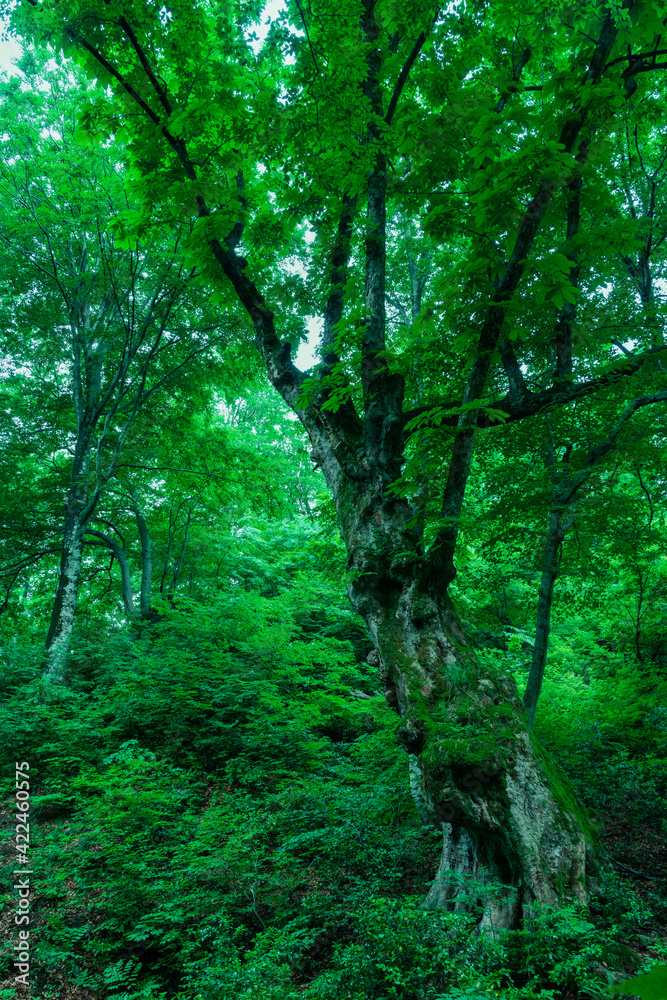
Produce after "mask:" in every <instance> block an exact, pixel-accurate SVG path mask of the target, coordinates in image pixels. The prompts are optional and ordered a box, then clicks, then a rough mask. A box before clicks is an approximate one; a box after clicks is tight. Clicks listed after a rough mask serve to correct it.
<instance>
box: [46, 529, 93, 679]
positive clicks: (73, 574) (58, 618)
mask: <svg viewBox="0 0 667 1000" xmlns="http://www.w3.org/2000/svg"><path fill="white" fill-rule="evenodd" d="M83 531H84V529H83V528H82V526H81V524H80V523H79V520H78V518H77V517H76V515H75V514H74V513H71V512H69V511H68V513H67V516H66V520H65V529H64V532H63V548H62V554H61V557H60V575H59V577H58V585H57V587H56V594H55V597H54V600H53V608H52V611H51V622H50V625H49V631H48V634H47V637H46V651H47V657H46V666H45V670H44V680H45V681H46V682H47V683H49V684H64V682H65V665H66V661H67V651H68V649H69V644H70V639H71V637H72V628H73V626H74V612H75V610H76V601H77V596H78V593H79V580H80V578H81V562H82V558H83Z"/></svg>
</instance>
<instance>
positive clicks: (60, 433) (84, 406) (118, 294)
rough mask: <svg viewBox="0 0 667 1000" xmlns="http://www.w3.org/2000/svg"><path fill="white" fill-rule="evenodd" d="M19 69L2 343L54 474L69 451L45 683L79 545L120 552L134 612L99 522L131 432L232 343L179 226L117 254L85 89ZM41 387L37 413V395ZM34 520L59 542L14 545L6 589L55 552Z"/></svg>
mask: <svg viewBox="0 0 667 1000" xmlns="http://www.w3.org/2000/svg"><path fill="white" fill-rule="evenodd" d="M23 67H24V70H25V71H26V73H25V76H26V79H27V80H28V81H29V83H27V84H26V85H24V87H23V88H21V87H20V85H19V80H18V79H16V78H15V79H14V80H12V81H11V82H10V83H8V84H5V85H4V93H3V95H2V97H3V111H4V112H6V118H5V120H6V122H7V125H8V127H10V128H11V133H8V134H7V135H6V136H5V139H4V142H3V147H2V161H1V163H0V185H1V187H0V193H1V195H2V198H3V218H2V222H1V223H0V240H1V241H2V243H3V246H4V255H3V264H2V271H1V275H2V282H3V286H4V288H3V290H4V293H5V294H4V297H3V303H2V304H3V314H4V316H3V318H4V323H3V332H2V348H3V353H4V356H5V369H6V371H5V384H6V385H11V383H12V382H14V383H18V384H20V385H21V387H22V390H23V392H24V393H26V394H28V402H27V405H26V404H23V405H22V406H19V407H18V408H17V407H16V406H14V407H13V411H12V409H10V412H13V417H14V419H15V421H17V422H19V423H20V422H21V421H22V420H23V421H25V420H26V417H27V419H28V423H29V424H30V423H32V424H33V429H34V430H37V428H40V430H41V429H42V427H43V425H44V423H45V422H47V423H48V421H49V418H50V420H51V423H52V429H51V433H50V434H47V435H46V436H45V435H44V434H43V433H42V434H41V435H40V436H41V437H42V439H43V440H44V439H45V437H50V439H51V447H52V449H53V450H52V452H51V456H52V460H53V461H54V462H55V465H56V466H57V467H61V466H62V462H61V461H60V459H61V458H62V454H63V452H65V453H67V454H68V458H69V461H68V462H67V463H66V465H67V469H66V470H65V469H63V468H60V471H61V472H63V473H64V474H65V475H66V477H67V479H68V483H67V487H66V499H65V516H64V524H63V526H62V529H61V543H60V545H59V546H58V550H59V551H60V573H59V577H58V583H57V586H56V593H55V597H54V601H53V609H52V613H51V623H50V626H49V630H48V633H47V637H46V648H47V652H48V658H47V665H46V669H45V679H46V680H47V681H48V682H54V683H58V684H60V683H62V682H63V680H64V674H65V660H66V655H67V650H68V647H69V642H70V637H71V632H72V626H73V621H74V612H75V608H76V602H77V595H78V590H79V581H80V577H81V570H82V560H83V549H84V543H86V544H88V545H93V546H103V547H104V548H106V549H108V550H110V551H111V553H113V557H114V558H115V559H116V560H117V562H118V565H119V567H120V570H121V580H122V593H123V600H124V606H125V611H126V614H127V615H128V616H130V617H132V616H134V614H135V612H136V609H135V606H134V599H133V594H132V588H131V584H130V569H129V564H128V561H127V554H126V551H125V544H124V542H122V536H120V537H121V542H119V540H118V537H114V532H113V530H112V533H111V534H109V533H108V532H107V531H104V530H100V529H101V528H102V525H101V524H100V525H97V526H95V525H94V523H93V522H94V519H95V518H96V517H98V516H99V513H100V511H99V507H100V500H101V498H102V496H103V494H104V492H105V491H106V490H108V488H109V486H110V484H113V481H114V479H115V477H116V475H117V471H118V466H119V462H120V459H121V456H122V453H123V449H124V448H125V446H126V442H127V438H128V434H130V431H131V429H132V427H133V424H134V423H135V421H136V418H137V415H138V414H139V413H140V412H141V411H142V410H145V409H147V408H148V407H150V406H151V405H152V404H153V402H154V400H155V397H156V395H158V396H159V394H161V393H162V394H164V392H165V391H166V389H167V387H168V386H169V385H170V384H171V385H172V387H173V384H174V382H175V380H176V379H180V380H181V387H180V388H181V389H182V387H183V385H182V383H183V377H184V376H188V377H189V378H190V379H193V378H194V379H196V380H197V381H198V382H201V383H203V382H206V380H207V379H208V380H209V384H210V372H207V367H210V365H211V363H212V361H213V355H214V349H215V347H216V345H218V344H219V343H220V340H221V338H222V339H225V338H226V336H227V333H226V332H225V331H226V329H228V328H229V321H228V320H225V319H224V317H221V316H218V317H217V318H216V321H214V322H213V324H212V325H206V320H205V319H204V316H205V310H202V309H201V308H199V309H198V310H195V309H194V308H193V307H192V301H191V299H190V302H188V291H189V287H190V285H191V283H192V281H193V278H194V277H195V275H196V271H195V270H194V269H193V268H187V267H186V266H185V265H184V264H183V262H182V261H181V260H179V259H178V258H177V257H176V256H175V253H174V249H175V246H177V245H178V242H179V240H180V239H182V238H183V235H184V234H183V232H182V229H180V228H176V230H175V231H172V230H168V231H167V233H166V235H165V234H160V233H159V232H158V233H155V232H153V233H151V234H150V236H147V237H146V238H144V239H143V240H141V241H139V240H134V241H132V242H131V244H130V243H128V244H127V245H126V246H125V247H123V248H120V249H119V248H118V247H116V246H115V245H114V240H113V236H112V231H113V226H114V222H115V221H117V220H116V216H117V215H118V213H120V212H121V211H122V210H123V209H128V207H129V208H130V210H131V209H132V204H131V202H129V201H128V199H127V197H126V196H125V194H124V192H123V183H122V176H121V174H122V167H121V164H120V161H119V160H118V159H117V158H115V157H114V156H113V155H112V156H110V155H109V154H108V153H107V151H106V150H104V149H102V148H99V147H91V146H90V144H89V143H87V144H86V145H87V148H86V146H85V145H81V144H80V143H77V142H76V137H75V135H74V133H75V131H76V127H77V110H78V108H77V104H78V102H79V101H80V99H81V96H82V95H81V94H79V93H78V92H77V90H76V89H75V88H74V89H73V88H72V81H71V79H70V76H69V73H68V71H67V70H62V69H61V70H60V71H57V70H54V69H52V70H51V71H50V72H48V73H47V76H46V81H47V83H48V91H47V93H46V94H43V93H41V92H40V85H41V84H43V83H44V79H45V78H44V76H42V75H41V74H40V73H39V72H38V67H37V66H36V65H35V59H34V57H30V56H28V57H27V59H25V60H24V62H23ZM84 93H85V92H84ZM85 138H86V137H84V139H85ZM119 168H121V169H120V170H119ZM135 210H136V209H135ZM188 306H189V308H188ZM192 326H196V330H195V331H192V329H191V327H192ZM221 330H222V331H223V332H222V333H221V332H220V331H221ZM202 357H203V358H204V365H202V364H201V360H202ZM35 386H37V387H38V390H37V394H38V398H39V400H40V403H41V405H39V406H38V408H37V410H35V407H34V403H35V401H36V400H35V399H34V398H30V397H31V395H32V392H34V388H33V387H35ZM14 395H16V385H15V386H14ZM54 425H55V426H54ZM59 453H60V455H59ZM44 458H46V456H44ZM133 509H134V513H135V517H136V519H137V525H138V530H139V533H140V534H141V533H142V530H143V528H144V527H145V522H144V523H143V524H142V514H141V510H140V507H139V506H138V504H136V503H134V504H133ZM35 513H36V512H34V511H31V510H30V509H28V510H27V511H26V510H23V511H22V513H21V517H22V518H23V520H24V521H26V520H27V521H29V522H30V525H29V529H28V533H29V534H30V535H32V536H33V540H34V538H35V535H36V533H38V534H39V533H41V535H42V536H44V535H45V534H46V535H47V536H48V535H50V536H51V537H50V539H49V541H48V542H47V544H42V545H41V546H37V547H36V548H35V546H28V548H27V550H24V552H22V553H21V552H18V553H17V552H16V550H15V551H14V554H13V558H12V559H10V561H9V562H8V563H7V564H6V565H5V567H3V571H2V575H3V576H4V577H5V578H6V579H7V580H8V581H9V583H10V585H11V583H13V582H14V581H15V580H16V578H17V575H18V574H19V573H20V572H21V571H22V569H24V568H26V567H27V566H30V565H31V564H32V563H33V562H34V561H35V558H39V557H40V556H44V555H48V554H50V553H52V552H53V551H54V546H53V541H54V540H53V537H52V532H50V531H49V529H48V527H47V526H46V525H42V528H41V532H40V531H39V530H38V523H37V522H36V519H35V516H34V515H35ZM26 515H27V518H26ZM31 515H32V516H31ZM45 528H46V531H45V530H44V529H45ZM19 537H20V533H19ZM17 541H18V538H15V539H14V544H15V545H16V542H17ZM144 550H145V555H144V571H143V583H142V586H141V593H142V595H143V601H142V604H143V610H144V612H145V611H146V610H147V607H146V604H147V601H148V593H149V581H150V560H149V558H148V553H147V551H146V545H145V544H144Z"/></svg>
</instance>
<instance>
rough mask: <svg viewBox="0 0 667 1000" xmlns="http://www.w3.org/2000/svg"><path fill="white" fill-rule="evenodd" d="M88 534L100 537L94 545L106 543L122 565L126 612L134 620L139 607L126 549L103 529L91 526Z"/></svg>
mask: <svg viewBox="0 0 667 1000" xmlns="http://www.w3.org/2000/svg"><path fill="white" fill-rule="evenodd" d="M86 534H87V535H93V536H94V537H95V538H99V539H100V541H99V542H93V543H92V544H93V545H104V546H105V547H106V548H108V549H111V551H112V552H113V554H114V557H115V559H116V561H117V563H118V565H119V566H120V579H121V588H122V594H123V607H124V608H125V614H126V615H127V617H128V618H129V619H130V621H132V620H134V618H136V616H137V609H136V608H135V606H134V594H133V592H132V577H131V575H130V564H129V563H128V561H127V554H126V552H125V549H124V548H123V547H122V546H120V545H119V544H118V542H116V541H115V540H114V539H113V538H111V537H110V536H109V535H105V534H104V532H102V531H93V530H91V529H90V528H89V529H87V531H86Z"/></svg>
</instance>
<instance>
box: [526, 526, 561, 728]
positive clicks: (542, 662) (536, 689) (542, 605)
mask: <svg viewBox="0 0 667 1000" xmlns="http://www.w3.org/2000/svg"><path fill="white" fill-rule="evenodd" d="M566 528H567V525H564V524H563V523H562V519H561V517H560V516H559V513H558V512H557V511H554V510H552V511H551V514H550V516H549V530H548V532H547V540H546V543H545V546H544V556H543V559H542V579H541V581H540V593H539V597H538V599H537V620H536V623H535V645H534V647H533V660H532V663H531V666H530V673H529V675H528V684H527V685H526V692H525V694H524V696H523V704H524V707H525V709H526V714H527V715H528V725H529V726H530V727H531V729H532V726H533V722H534V721H535V709H536V708H537V702H538V699H539V697H540V691H541V690H542V681H543V680H544V671H545V668H546V664H547V650H548V648H549V634H550V632H551V606H552V604H553V596H554V586H555V583H556V577H557V576H558V562H559V559H558V555H559V551H560V547H561V545H562V544H563V539H564V537H565V531H566Z"/></svg>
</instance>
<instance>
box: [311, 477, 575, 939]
mask: <svg viewBox="0 0 667 1000" xmlns="http://www.w3.org/2000/svg"><path fill="white" fill-rule="evenodd" d="M325 471H327V470H325ZM329 471H333V469H331V468H330V469H329ZM332 485H333V486H334V493H335V494H336V499H337V502H338V511H339V517H340V522H341V531H342V533H343V536H344V538H345V541H346V544H347V548H348V553H349V570H350V583H349V585H348V591H349V596H350V599H351V601H352V604H353V605H354V607H355V608H356V610H357V611H358V612H359V613H360V614H361V615H362V616H363V617H364V619H365V620H366V622H367V624H368V628H369V631H370V634H371V637H372V640H373V643H374V645H375V649H376V651H377V657H378V661H379V667H380V674H381V678H382V680H383V682H384V686H385V692H386V697H387V701H388V703H389V704H390V705H391V706H392V707H394V708H395V709H396V711H397V712H398V714H399V715H400V717H401V721H400V723H399V727H398V738H399V741H400V742H401V744H402V745H403V747H404V748H405V750H406V751H407V753H408V754H409V755H410V758H409V759H410V765H411V766H410V771H411V786H412V791H413V795H414V798H415V805H416V806H417V809H418V811H419V812H420V815H421V816H422V818H423V819H425V820H427V821H430V822H431V823H432V824H434V825H436V826H438V827H440V828H441V829H442V832H443V850H442V857H441V862H440V868H439V871H438V876H437V879H436V881H435V883H434V884H433V886H432V888H431V890H430V892H429V894H428V897H427V899H426V901H425V905H426V906H427V907H429V908H431V907H437V906H446V907H451V908H458V907H460V906H462V905H464V903H463V893H464V892H465V886H463V885H462V884H461V881H462V880H461V876H474V877H475V879H476V880H477V881H479V882H482V883H491V882H501V883H503V884H504V885H505V886H506V888H505V889H504V890H503V892H502V894H501V896H500V898H499V899H497V900H495V901H494V900H493V899H492V897H491V895H489V896H488V897H486V898H485V900H484V917H483V920H482V922H481V925H480V929H488V930H492V929H494V928H501V927H517V926H519V925H520V923H521V921H522V919H523V916H524V908H525V907H526V906H529V905H530V904H531V903H534V902H537V903H540V904H549V905H553V904H556V903H557V902H558V901H559V900H562V899H563V898H564V897H565V898H571V899H577V900H580V901H582V902H585V901H586V882H585V873H586V854H587V846H588V844H587V838H586V835H585V833H584V830H583V829H582V823H583V825H584V826H587V824H586V818H585V812H584V811H583V810H581V809H580V808H578V807H577V806H576V805H575V802H574V798H573V796H572V794H571V792H570V791H569V789H568V786H567V783H566V782H564V781H563V779H561V778H560V777H559V776H558V774H557V773H556V771H555V769H554V768H553V767H552V766H550V765H549V763H548V761H547V760H546V759H545V757H544V755H543V754H542V753H541V752H540V751H539V749H537V748H536V746H535V745H534V743H533V741H532V739H531V736H530V733H529V730H528V725H527V719H526V716H525V712H524V709H523V705H522V702H521V699H520V698H519V695H518V692H517V689H516V684H515V682H514V680H513V678H512V677H510V676H508V675H503V674H500V673H498V674H496V673H492V672H491V671H490V670H488V669H486V668H483V667H481V666H480V664H479V663H478V661H477V659H476V657H475V655H474V651H473V650H472V648H471V647H470V646H469V645H468V643H467V642H466V640H465V638H464V635H463V631H462V629H461V626H460V624H459V622H458V619H457V616H456V613H455V611H454V609H453V607H452V604H451V601H450V600H449V599H448V598H447V596H446V595H444V594H439V593H437V592H435V591H434V590H433V589H431V588H430V587H429V585H428V583H427V582H426V581H427V579H428V574H427V573H426V572H425V571H424V565H423V560H422V558H421V556H420V552H419V549H420V546H419V539H418V538H416V537H415V532H414V529H413V528H412V527H411V526H410V520H411V517H412V513H411V510H410V507H409V505H408V504H407V503H405V502H403V501H397V500H392V499H387V498H386V494H384V493H383V491H381V490H378V489H374V488H373V484H372V483H371V482H369V483H368V484H367V489H366V490H360V489H359V485H360V484H359V483H358V482H357V483H355V484H352V483H350V482H349V481H345V480H344V478H343V477H342V476H341V475H338V476H337V477H336V482H335V483H333V484H332ZM376 486H379V484H376ZM482 895H483V893H482Z"/></svg>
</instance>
